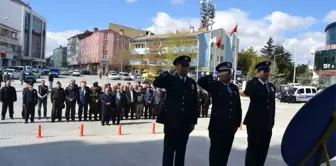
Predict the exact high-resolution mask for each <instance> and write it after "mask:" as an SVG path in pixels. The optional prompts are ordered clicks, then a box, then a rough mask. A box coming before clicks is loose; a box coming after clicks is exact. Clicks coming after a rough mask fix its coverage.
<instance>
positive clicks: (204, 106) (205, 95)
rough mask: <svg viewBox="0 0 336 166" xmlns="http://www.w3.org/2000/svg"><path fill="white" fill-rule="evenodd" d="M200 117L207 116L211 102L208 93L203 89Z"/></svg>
mask: <svg viewBox="0 0 336 166" xmlns="http://www.w3.org/2000/svg"><path fill="white" fill-rule="evenodd" d="M201 102H202V117H208V112H209V106H210V104H211V99H210V94H209V93H208V92H207V91H205V90H203V92H202V101H201Z"/></svg>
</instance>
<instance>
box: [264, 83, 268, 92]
mask: <svg viewBox="0 0 336 166" xmlns="http://www.w3.org/2000/svg"><path fill="white" fill-rule="evenodd" d="M264 86H265V88H266V90H267V92H269V89H268V85H267V83H265V84H264Z"/></svg>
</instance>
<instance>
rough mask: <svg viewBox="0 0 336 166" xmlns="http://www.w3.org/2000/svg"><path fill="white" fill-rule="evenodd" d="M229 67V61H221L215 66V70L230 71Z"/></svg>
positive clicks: (230, 65)
mask: <svg viewBox="0 0 336 166" xmlns="http://www.w3.org/2000/svg"><path fill="white" fill-rule="evenodd" d="M231 69H232V63H231V62H222V63H220V64H218V65H217V66H216V71H217V72H218V73H220V72H224V71H231Z"/></svg>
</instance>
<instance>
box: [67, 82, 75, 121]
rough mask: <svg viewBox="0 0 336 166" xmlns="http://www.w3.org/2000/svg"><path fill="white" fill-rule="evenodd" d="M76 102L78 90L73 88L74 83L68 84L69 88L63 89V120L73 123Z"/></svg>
mask: <svg viewBox="0 0 336 166" xmlns="http://www.w3.org/2000/svg"><path fill="white" fill-rule="evenodd" d="M77 100H78V90H77V89H76V88H75V83H74V82H70V85H69V87H67V88H66V89H65V103H66V108H65V119H66V120H67V121H68V122H69V121H70V117H71V121H75V113H76V101H77Z"/></svg>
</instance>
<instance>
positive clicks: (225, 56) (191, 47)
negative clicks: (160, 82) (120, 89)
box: [130, 27, 233, 75]
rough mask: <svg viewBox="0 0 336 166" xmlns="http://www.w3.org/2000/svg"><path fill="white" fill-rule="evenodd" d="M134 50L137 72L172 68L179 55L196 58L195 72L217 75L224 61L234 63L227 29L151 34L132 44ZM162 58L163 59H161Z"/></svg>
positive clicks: (193, 62) (192, 62)
mask: <svg viewBox="0 0 336 166" xmlns="http://www.w3.org/2000/svg"><path fill="white" fill-rule="evenodd" d="M130 49H131V50H132V53H133V55H134V56H135V57H136V58H134V59H132V60H131V61H130V63H131V65H132V66H133V68H135V69H146V70H150V71H149V72H156V71H158V70H164V69H168V68H170V65H171V64H172V61H173V60H174V58H175V57H177V56H179V55H188V56H190V57H192V61H191V66H192V68H191V69H192V70H191V72H194V74H196V73H195V72H196V71H198V72H199V73H198V74H199V75H200V74H201V73H207V72H210V73H211V72H213V71H214V69H215V67H216V65H217V64H219V63H220V62H223V61H229V62H232V61H233V59H232V58H233V57H232V46H231V43H230V38H229V37H228V36H227V34H226V32H225V31H224V30H223V29H217V30H213V31H206V32H194V31H193V28H192V27H191V29H190V32H187V33H174V34H164V35H153V34H151V33H149V32H148V33H147V35H145V36H142V37H136V38H134V39H133V40H131V41H130ZM158 57H159V58H158Z"/></svg>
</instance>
